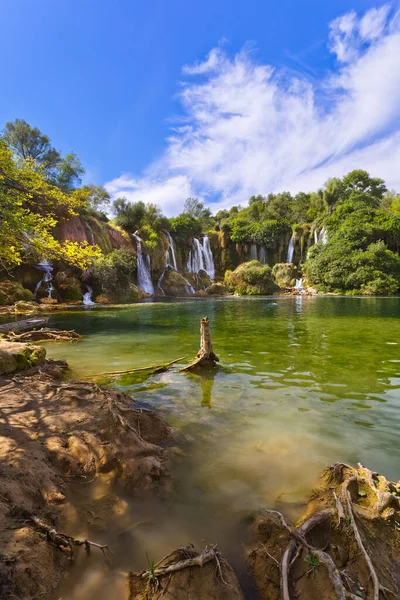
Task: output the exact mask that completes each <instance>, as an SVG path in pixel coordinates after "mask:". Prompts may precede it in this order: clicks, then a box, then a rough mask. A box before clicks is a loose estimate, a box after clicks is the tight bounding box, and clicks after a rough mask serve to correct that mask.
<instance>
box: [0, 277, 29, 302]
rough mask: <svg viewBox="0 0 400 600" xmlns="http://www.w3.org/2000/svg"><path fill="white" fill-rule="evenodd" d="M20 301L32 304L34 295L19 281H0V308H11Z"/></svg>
mask: <svg viewBox="0 0 400 600" xmlns="http://www.w3.org/2000/svg"><path fill="white" fill-rule="evenodd" d="M18 300H23V301H25V302H30V301H31V300H33V294H32V292H31V291H30V290H27V289H26V288H24V287H23V286H22V285H21V284H20V283H19V282H18V281H10V280H9V279H5V280H3V281H0V306H11V305H12V304H14V303H15V302H18Z"/></svg>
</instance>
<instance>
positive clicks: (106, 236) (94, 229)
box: [57, 216, 133, 254]
mask: <svg viewBox="0 0 400 600" xmlns="http://www.w3.org/2000/svg"><path fill="white" fill-rule="evenodd" d="M57 229H58V231H57V233H58V236H57V237H59V239H60V240H61V241H65V240H70V241H71V242H79V243H83V242H88V244H97V245H98V246H100V248H101V250H102V251H103V252H104V254H108V253H109V252H111V251H112V250H114V249H116V248H133V245H132V241H131V239H130V236H129V234H127V233H124V232H122V231H120V230H119V229H117V228H115V227H113V226H112V225H110V224H109V223H104V222H103V221H99V220H98V219H95V218H93V217H87V218H83V217H80V216H77V217H72V218H71V219H68V220H66V221H62V222H61V223H60V224H59V225H58V228H57Z"/></svg>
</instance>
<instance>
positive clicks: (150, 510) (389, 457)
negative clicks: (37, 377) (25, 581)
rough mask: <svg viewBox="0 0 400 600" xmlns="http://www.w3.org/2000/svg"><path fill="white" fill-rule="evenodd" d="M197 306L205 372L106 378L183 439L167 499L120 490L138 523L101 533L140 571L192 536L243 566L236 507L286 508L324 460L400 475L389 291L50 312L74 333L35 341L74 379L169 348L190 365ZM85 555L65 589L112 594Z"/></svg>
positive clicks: (120, 559)
mask: <svg viewBox="0 0 400 600" xmlns="http://www.w3.org/2000/svg"><path fill="white" fill-rule="evenodd" d="M204 315H208V317H209V318H210V321H211V327H212V337H213V343H214V350H215V352H216V353H217V354H218V355H219V356H220V359H221V368H220V369H219V370H218V371H216V372H215V374H212V375H207V376H195V375H185V374H181V373H179V372H178V369H177V368H176V369H173V370H170V371H167V372H166V373H162V374H159V375H157V376H154V377H152V378H150V379H148V380H145V381H143V377H138V376H136V377H135V378H133V377H123V378H120V379H119V380H117V381H116V383H115V385H117V386H119V387H120V388H121V389H124V390H125V391H127V392H130V393H133V394H134V395H135V398H136V399H137V400H138V401H140V402H142V403H145V404H146V405H147V406H150V407H153V408H155V409H157V410H158V411H160V412H161V413H162V415H163V417H164V418H165V419H166V420H167V421H168V423H170V424H171V425H174V426H177V427H179V428H181V429H182V431H183V432H184V433H186V434H187V435H188V436H190V437H191V438H192V439H193V443H192V444H191V446H190V449H189V452H188V455H187V456H186V457H185V458H184V461H183V463H182V464H181V465H178V466H177V467H175V469H174V472H173V479H174V483H175V488H176V494H175V495H174V497H173V499H172V500H171V501H170V502H169V503H168V505H165V504H163V503H150V504H149V503H145V504H143V505H140V503H133V502H132V501H131V500H130V499H129V498H128V499H126V502H127V504H126V511H125V516H124V518H125V520H127V522H130V521H132V523H133V522H138V523H141V522H143V523H144V524H143V525H139V526H138V527H134V528H133V530H131V531H130V533H129V534H128V535H125V536H124V539H123V541H121V539H119V538H116V536H115V532H114V533H113V532H110V531H107V528H104V527H103V529H100V530H99V532H100V533H101V535H102V536H103V538H106V539H107V541H109V542H110V544H112V545H113V549H114V550H115V549H116V551H117V557H116V559H115V562H116V566H117V567H118V569H120V570H121V571H122V572H124V571H126V570H129V569H130V568H134V569H138V568H144V567H145V563H146V559H145V551H147V552H148V554H149V556H151V557H154V558H156V559H158V558H159V557H161V556H162V555H163V554H165V553H166V552H168V551H169V550H171V549H172V548H174V547H176V546H179V545H182V544H186V543H188V542H193V543H195V544H196V545H198V546H199V547H201V546H202V545H203V542H202V540H205V541H207V542H215V541H218V543H219V546H220V548H221V550H222V551H223V552H224V553H225V554H227V555H228V557H229V558H230V559H231V561H232V562H233V563H234V565H235V567H236V568H237V570H238V571H239V572H242V571H243V570H244V563H243V560H242V550H243V545H246V544H249V543H250V540H249V538H248V534H247V532H248V524H247V518H248V516H249V515H250V514H251V513H252V511H254V510H255V509H257V508H259V507H278V508H279V509H280V510H283V511H284V512H285V514H287V515H288V516H289V517H292V518H295V517H296V516H297V515H298V514H299V513H300V512H301V510H302V507H303V506H304V502H305V500H306V498H307V494H308V493H309V492H310V489H311V488H312V487H313V486H314V485H315V484H316V481H317V476H318V473H319V472H320V471H321V469H323V468H324V467H325V466H327V465H329V464H331V463H334V462H339V461H344V462H348V463H357V462H363V463H365V464H367V465H368V466H369V467H370V468H372V469H374V470H377V471H381V472H383V473H384V474H385V475H386V476H387V477H388V478H393V479H399V478H400V460H399V459H400V441H399V436H398V431H399V426H400V353H399V340H400V320H399V316H400V299H399V298H338V297H306V296H304V297H303V296H296V297H281V298H228V299H210V300H204V301H203V300H201V301H199V300H194V301H185V302H162V303H147V304H137V305H133V306H131V307H129V308H123V309H122V308H121V309H113V310H102V311H95V310H85V311H80V312H77V311H74V312H71V313H63V314H56V315H54V316H52V317H51V324H52V325H54V326H57V327H61V328H66V329H71V328H75V329H76V330H77V331H78V332H79V333H83V334H84V335H85V337H84V339H83V340H81V341H80V342H78V343H74V344H65V343H62V344H47V350H48V354H49V356H52V357H55V358H65V359H66V360H68V362H69V364H70V366H71V367H72V369H73V376H74V378H84V377H88V376H93V375H96V374H102V373H104V372H106V371H117V370H123V369H128V368H130V367H140V366H147V365H152V364H157V363H163V362H167V361H170V360H174V359H176V358H178V357H181V356H185V357H186V362H188V361H189V360H190V359H191V358H193V357H194V356H195V354H196V353H197V350H198V345H199V320H200V317H202V316H204ZM183 362H185V361H183ZM90 493H94V492H90ZM96 493H97V492H96ZM90 533H92V535H96V533H97V531H96V528H94V531H93V532H90ZM93 563H94V561H92V563H91V566H90V569H89V571H88V570H87V569H86V570H83V571H82V572H80V574H79V575H78V574H75V579H76V583H75V584H74V585H72V584H68V586H69V587H68V586H67V587H68V594H67V595H66V596H64V597H68V598H69V599H72V600H80V599H83V598H90V597H93V598H94V597H96V598H98V599H100V600H102V599H103V598H104V600H105V599H106V598H107V599H109V598H114V597H115V598H116V599H118V600H120V598H122V595H121V594H122V592H121V588H120V587H118V585H117V584H116V581H119V582H120V583H121V581H122V578H120V579H118V574H117V572H114V574H113V575H112V577H114V578H115V581H114V580H113V584H112V586H111V584H110V585H105V578H106V579H107V578H109V577H111V575H110V573H106V572H105V571H104V569H103V568H102V567H101V565H100V564H97V563H96V565H97V566H93ZM242 580H243V585H245V586H246V585H247V584H246V578H245V577H242ZM83 581H85V586H86V587H85V586H84V585H83ZM107 581H109V579H107ZM87 586H89V589H88V587H87ZM111 588H112V589H113V594H114V595H110V589H111ZM58 597H60V595H59V596H58ZM252 597H253V592H252V591H251V589H250V588H247V589H246V598H252Z"/></svg>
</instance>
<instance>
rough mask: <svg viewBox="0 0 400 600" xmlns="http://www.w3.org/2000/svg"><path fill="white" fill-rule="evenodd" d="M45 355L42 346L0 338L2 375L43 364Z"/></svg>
mask: <svg viewBox="0 0 400 600" xmlns="http://www.w3.org/2000/svg"><path fill="white" fill-rule="evenodd" d="M45 357H46V350H45V349H44V348H42V346H31V345H29V344H22V343H19V342H5V341H3V340H0V375H2V374H3V373H13V372H14V371H23V370H24V369H29V368H31V367H35V366H37V365H41V364H42V363H43V362H44V359H45Z"/></svg>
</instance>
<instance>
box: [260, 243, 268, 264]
mask: <svg viewBox="0 0 400 600" xmlns="http://www.w3.org/2000/svg"><path fill="white" fill-rule="evenodd" d="M260 263H261V264H262V265H266V264H267V249H266V247H265V246H261V248H260Z"/></svg>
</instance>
